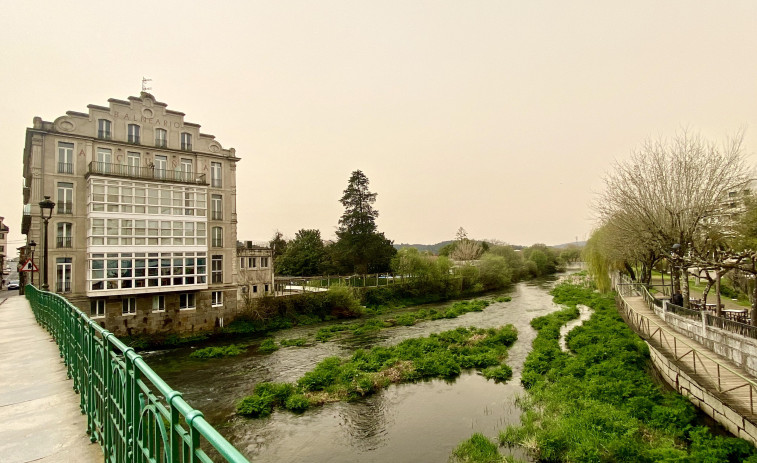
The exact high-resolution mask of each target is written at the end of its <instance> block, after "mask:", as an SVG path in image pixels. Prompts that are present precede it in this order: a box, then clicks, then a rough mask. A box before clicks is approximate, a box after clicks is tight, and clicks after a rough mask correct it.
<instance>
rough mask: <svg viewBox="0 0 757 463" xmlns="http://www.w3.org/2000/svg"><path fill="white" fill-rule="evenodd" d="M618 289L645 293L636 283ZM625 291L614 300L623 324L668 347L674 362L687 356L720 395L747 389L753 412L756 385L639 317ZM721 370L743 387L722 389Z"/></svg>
mask: <svg viewBox="0 0 757 463" xmlns="http://www.w3.org/2000/svg"><path fill="white" fill-rule="evenodd" d="M620 286H635V287H636V288H634V289H635V290H636V291H639V292H641V293H643V292H645V290H639V287H641V288H644V287H643V285H640V284H638V283H621V284H619V285H618V287H620ZM628 292H629V291H620V290H619V291H618V292H617V294H618V296H617V297H616V301H617V302H618V303H619V304H618V305H619V306H620V307H621V308H622V309H623V312H624V315H625V316H626V317H624V318H626V319H627V321H628V322H629V323H630V324H631V325H632V326H634V327H636V332H637V333H639V334H640V335H641V336H642V337H646V340H647V341H648V342H650V343H655V344H657V345H658V346H659V347H663V346H664V345H667V346H668V348H672V349H673V357H674V358H675V360H676V361H678V360H681V359H683V358H684V357H687V356H689V355H691V357H692V363H693V368H694V373H695V374H701V373H702V370H703V371H704V374H705V376H706V377H708V378H709V379H710V380H711V381H712V382H713V383H714V384H716V385H717V391H718V392H720V393H727V392H731V391H733V390H735V389H740V388H743V387H748V388H749V409H750V412H751V413H754V398H755V392H757V383H755V382H754V381H752V380H751V379H749V378H747V377H746V376H744V375H742V374H741V373H739V372H738V371H736V370H734V369H732V368H730V367H729V366H728V365H726V364H724V363H722V362H721V361H720V360H719V359H717V358H715V357H712V356H710V355H708V354H707V353H703V352H702V351H701V350H700V349H699V348H698V347H697V346H695V345H692V344H690V343H688V342H687V341H686V340H685V339H679V338H678V337H677V336H676V335H675V333H674V332H672V331H670V330H669V329H667V328H666V327H664V326H662V325H660V324H659V323H657V322H655V321H654V320H652V319H651V318H650V317H647V316H645V315H643V314H640V313H638V312H636V311H634V310H633V308H632V307H631V305H630V304H629V303H628V302H627V301H626V299H625V298H626V297H627V296H628ZM624 293H626V294H624ZM679 349H680V350H682V351H683V352H682V353H681V355H678V351H679ZM697 358H699V359H700V361H699V366H700V371H697ZM701 359H707V360H709V361H711V362H713V363H715V365H716V369H717V371H716V372H711V371H709V370H708V369H707V368H706V366H705V365H704V362H702V361H701ZM721 370H725V371H727V372H730V373H731V374H733V375H735V376H736V377H737V378H738V379H740V380H742V381H743V384H740V385H737V386H730V385H729V386H730V387H728V389H725V388H724V387H723V384H722V381H721V376H722V375H721Z"/></svg>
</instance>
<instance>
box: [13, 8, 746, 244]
mask: <svg viewBox="0 0 757 463" xmlns="http://www.w3.org/2000/svg"><path fill="white" fill-rule="evenodd" d="M0 7H1V10H0V11H2V15H0V40H1V43H0V88H2V95H3V96H2V111H0V166H2V170H1V171H0V198H2V199H1V200H0V215H3V216H5V218H6V219H5V220H6V224H8V225H9V226H10V227H11V229H12V231H11V235H10V237H11V240H13V241H14V242H13V243H11V245H14V247H15V246H18V245H20V243H19V240H20V239H21V238H22V235H21V234H20V230H19V229H20V223H21V213H22V195H21V185H22V152H23V146H24V133H25V129H26V127H29V126H30V125H31V123H32V118H33V117H34V116H40V117H42V118H43V119H45V120H48V121H52V120H54V119H55V118H56V117H58V116H61V115H63V114H64V113H65V112H66V111H68V110H74V111H83V112H86V111H87V108H86V107H87V104H98V105H106V106H107V100H108V98H118V99H126V98H127V97H129V96H132V95H134V96H138V95H139V91H140V89H141V79H142V77H143V76H146V77H149V78H152V79H153V81H152V91H151V93H153V94H154V95H155V97H156V98H157V99H158V100H159V101H163V102H165V103H167V104H168V107H169V109H173V110H178V111H182V112H185V113H186V115H187V116H186V120H187V121H190V122H195V123H199V124H201V125H202V131H203V132H204V133H211V134H214V135H215V136H216V137H217V140H218V141H219V142H220V143H221V144H222V145H223V146H224V147H225V148H230V147H234V148H236V150H237V155H238V156H240V157H241V158H242V160H241V162H240V163H239V165H238V169H237V184H238V185H239V187H238V195H239V196H238V203H239V207H238V209H239V211H238V212H239V238H240V239H251V240H267V239H269V238H270V237H271V235H272V234H273V232H274V230H276V229H279V230H281V231H282V232H283V233H284V234H285V235H287V236H290V237H291V236H293V235H294V233H295V232H296V231H297V230H298V229H300V228H317V229H320V230H321V234H322V236H324V237H325V238H329V237H333V236H334V231H335V229H336V225H337V221H338V219H339V216H340V215H341V213H342V211H343V208H342V206H341V204H340V203H339V202H338V200H339V198H340V197H341V194H342V191H343V190H344V188H345V187H346V184H347V179H348V178H349V176H350V172H352V171H353V170H356V169H361V170H362V171H363V172H365V174H366V175H367V176H368V178H369V179H370V182H371V189H372V191H374V192H376V193H378V199H377V201H376V204H375V206H376V208H377V209H378V210H379V213H380V216H379V219H378V225H379V229H380V230H381V231H383V232H385V234H386V236H387V237H388V238H390V239H392V240H394V241H395V242H396V243H403V242H404V243H408V242H409V243H428V244H431V243H435V242H438V241H442V240H446V239H453V238H454V236H455V232H456V230H457V229H458V227H461V226H462V227H464V228H465V229H466V230H467V231H468V234H469V236H470V237H473V238H479V239H484V238H489V239H499V240H503V241H507V242H510V243H513V244H532V243H536V242H544V243H547V244H560V243H564V242H570V241H574V240H575V239H576V238H578V239H579V240H583V239H585V238H586V237H587V236H588V234H589V233H590V231H591V228H592V226H593V220H592V213H591V209H590V207H589V203H590V201H591V199H592V197H593V195H594V193H596V192H597V191H599V190H600V189H601V187H602V176H603V175H604V173H605V172H607V171H608V170H609V169H610V167H611V163H612V161H613V160H614V159H624V158H625V157H627V156H628V154H629V152H630V150H631V149H632V148H634V147H635V146H638V145H639V144H640V143H641V142H642V141H643V140H644V139H645V138H648V137H656V136H658V135H673V134H674V133H675V132H676V130H678V129H680V128H681V127H688V128H690V129H692V130H694V131H699V132H701V133H702V134H703V135H705V136H707V137H710V138H713V139H717V140H722V139H723V138H724V137H725V136H727V135H728V134H732V133H734V132H735V131H736V130H738V129H739V128H743V127H746V128H747V135H746V149H747V150H748V152H749V153H750V154H751V153H753V152H755V151H757V2H755V1H753V0H750V1H707V2H705V1H699V2H697V1H679V2H676V1H666V2H659V1H628V0H623V1H617V2H597V1H584V2H578V1H533V0H529V1H522V0H521V1H425V2H421V1H410V0H402V1H373V2H359V1H354V0H350V1H341V2H333V1H317V2H316V1H312V2H301V1H280V0H277V1H270V2H258V1H239V2H224V1H217V2H193V1H188V0H183V1H170V0H163V1H159V2H156V1H149V2H140V1H128V2H118V3H114V2H101V1H97V2H94V1H80V0H77V1H73V2H60V1H55V2H47V1H35V2H22V1H9V0H0ZM751 159H752V162H753V161H754V159H755V158H754V157H752V158H751Z"/></svg>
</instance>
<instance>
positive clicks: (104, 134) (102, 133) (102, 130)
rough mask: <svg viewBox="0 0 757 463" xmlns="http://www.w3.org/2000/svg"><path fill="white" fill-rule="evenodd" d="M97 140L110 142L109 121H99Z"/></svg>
mask: <svg viewBox="0 0 757 463" xmlns="http://www.w3.org/2000/svg"><path fill="white" fill-rule="evenodd" d="M97 138H101V139H103V140H110V138H111V133H110V121H109V120H107V119H98V120H97Z"/></svg>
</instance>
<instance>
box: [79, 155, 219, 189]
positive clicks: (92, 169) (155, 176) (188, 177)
mask: <svg viewBox="0 0 757 463" xmlns="http://www.w3.org/2000/svg"><path fill="white" fill-rule="evenodd" d="M87 175H105V176H109V177H125V178H134V179H143V180H159V181H163V182H177V183H191V184H193V185H207V182H206V180H205V174H196V173H191V172H182V171H178V170H165V169H156V168H155V167H137V166H127V165H125V164H111V163H109V162H97V161H92V162H90V163H89V169H88V174H87Z"/></svg>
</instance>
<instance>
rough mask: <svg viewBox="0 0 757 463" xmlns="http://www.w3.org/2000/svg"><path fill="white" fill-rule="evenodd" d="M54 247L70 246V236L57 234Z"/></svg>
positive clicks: (71, 241)
mask: <svg viewBox="0 0 757 463" xmlns="http://www.w3.org/2000/svg"><path fill="white" fill-rule="evenodd" d="M57 238H58V239H57V242H56V243H55V244H56V247H58V248H70V247H72V243H73V240H72V239H71V237H70V236H58V237H57Z"/></svg>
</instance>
